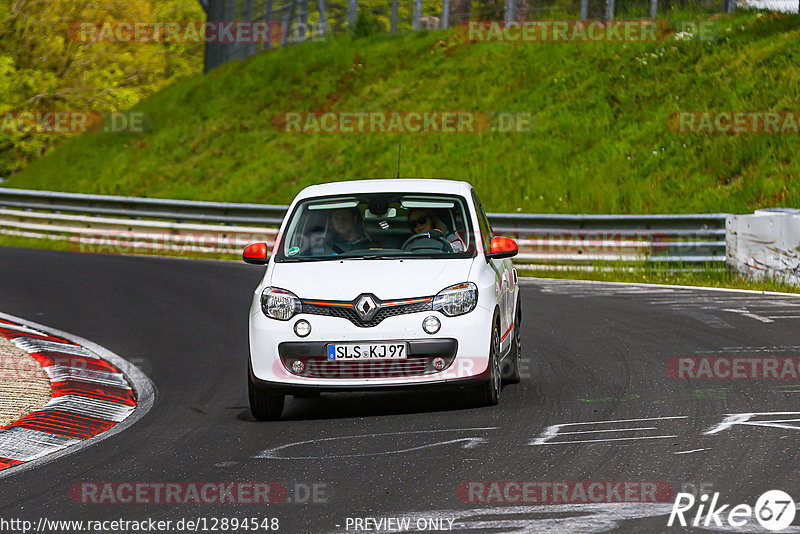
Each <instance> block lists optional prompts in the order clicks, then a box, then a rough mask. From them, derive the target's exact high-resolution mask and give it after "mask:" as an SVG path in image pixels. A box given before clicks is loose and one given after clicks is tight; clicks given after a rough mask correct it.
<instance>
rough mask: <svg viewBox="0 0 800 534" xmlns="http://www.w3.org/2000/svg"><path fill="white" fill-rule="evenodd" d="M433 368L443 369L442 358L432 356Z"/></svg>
mask: <svg viewBox="0 0 800 534" xmlns="http://www.w3.org/2000/svg"><path fill="white" fill-rule="evenodd" d="M433 368H434V369H436V370H437V371H441V370H442V369H444V358H434V359H433Z"/></svg>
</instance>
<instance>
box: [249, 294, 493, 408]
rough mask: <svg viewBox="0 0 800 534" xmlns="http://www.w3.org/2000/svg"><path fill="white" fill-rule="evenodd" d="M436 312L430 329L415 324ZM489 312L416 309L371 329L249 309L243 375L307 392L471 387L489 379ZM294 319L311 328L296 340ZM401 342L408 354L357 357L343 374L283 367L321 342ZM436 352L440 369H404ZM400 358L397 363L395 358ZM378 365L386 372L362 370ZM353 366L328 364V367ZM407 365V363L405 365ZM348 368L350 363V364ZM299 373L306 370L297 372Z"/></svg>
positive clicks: (321, 350)
mask: <svg viewBox="0 0 800 534" xmlns="http://www.w3.org/2000/svg"><path fill="white" fill-rule="evenodd" d="M429 315H435V316H437V317H438V318H439V320H440V321H441V323H442V326H441V329H440V330H439V332H437V334H435V335H428V334H426V333H424V331H423V330H422V322H423V320H424V319H425V318H426V317H428V316H429ZM492 317H493V314H492V313H491V312H489V310H486V309H484V308H482V307H480V306H478V307H477V308H476V309H475V310H473V311H472V312H470V313H467V314H465V315H462V316H459V317H446V316H444V315H443V314H441V313H439V312H431V311H426V312H419V313H411V314H406V315H401V316H396V317H388V318H386V319H384V320H383V321H381V323H380V324H379V325H377V326H375V327H371V328H364V327H358V326H355V325H354V324H352V323H351V322H350V321H348V320H347V319H343V318H339V317H325V316H316V315H308V314H298V315H297V316H295V317H293V318H292V319H291V320H289V321H276V320H274V319H269V318H267V317H265V316H264V315H263V313H262V312H261V310H260V309H254V310H251V314H250V365H249V367H250V379H251V382H252V383H253V384H254V385H256V386H258V387H261V388H264V389H270V390H273V391H283V392H285V393H292V392H293V391H297V392H304V391H305V392H307V391H312V390H313V391H357V390H381V389H404V388H415V389H426V388H432V389H439V388H443V387H449V386H452V387H457V388H464V387H472V386H475V385H479V384H482V383H484V382H485V381H486V380H488V377H489V372H488V354H489V338H490V333H491V324H492V323H491V321H492ZM300 319H305V320H307V321H309V322H310V323H311V327H312V328H311V334H310V335H309V336H308V337H306V338H299V337H298V336H297V335H295V334H294V331H293V326H294V324H295V322H297V321H298V320H300ZM392 341H395V342H396V341H404V342H407V343H408V344H409V345H408V347H409V350H408V360H407V361H404V360H390V361H380V363H378V362H371V361H361V362H358V365H360V366H361V367H360V370H357V371H355V372H350V373H334V374H324V373H317V374H316V375H314V376H308V375H309V373H300V374H296V373H293V372H292V371H290V365H291V361H292V360H293V359H301V360H304V362H306V363H307V362H308V361H309V359H313V360H316V361H319V362H321V361H323V360H324V356H325V354H326V350H325V346H326V345H327V344H328V343H369V342H372V343H385V342H392ZM436 356H439V357H442V358H443V359H445V361H446V362H447V366H446V368H445V369H444V370H442V371H433V372H432V371H431V369H430V368H427V369H426V372H425V373H423V374H420V373H419V369H420V368H419V366H417V367H413V366H412V367H413V369H414V371H413V372H408V373H407V372H405V371H404V367H403V365H406V364H409V365H410V364H411V363H412V360H413V359H415V358H419V359H420V360H419V361H428V362H430V361H431V360H432V358H433V357H436ZM401 362H403V363H401ZM373 363H375V364H378V365H377V366H375V367H378V366H380V365H385V366H387V367H388V368H389V370H388V371H387V372H384V371H380V370H379V372H364V371H363V370H364V369H370V366H371V364H373ZM347 365H355V364H350V363H345V362H341V363H338V362H337V363H331V364H330V365H329V366H328V367H327V368H328V369H331V368H332V367H331V366H342V368H344V366H347ZM409 368H410V367H409ZM351 369H355V368H351ZM304 375H305V376H304Z"/></svg>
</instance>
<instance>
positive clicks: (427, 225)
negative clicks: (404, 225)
mask: <svg viewBox="0 0 800 534" xmlns="http://www.w3.org/2000/svg"><path fill="white" fill-rule="evenodd" d="M408 225H409V226H410V227H411V233H413V234H414V235H416V234H425V233H427V234H429V235H430V236H431V237H432V238H433V239H436V237H437V235H438V234H440V237H443V238H445V239H446V240H447V241H448V243H450V246H452V247H453V252H464V251H465V250H466V249H467V247H466V246H465V245H464V242H463V241H462V240H461V238H460V237H458V234H455V233H453V234H448V233H447V226H446V225H445V224H444V223H443V222H442V220H441V219H439V217H437V216H436V214H435V213H434V212H433V211H431V210H429V209H423V208H414V209H412V210H411V211H409V212H408Z"/></svg>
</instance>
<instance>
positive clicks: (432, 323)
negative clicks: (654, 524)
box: [422, 315, 442, 334]
mask: <svg viewBox="0 0 800 534" xmlns="http://www.w3.org/2000/svg"><path fill="white" fill-rule="evenodd" d="M441 327H442V323H440V322H439V319H437V318H436V317H434V316H433V315H429V316H428V317H426V318H425V320H424V321H422V329H423V330H425V332H427V333H428V334H435V333H436V332H438V331H439V329H440V328H441Z"/></svg>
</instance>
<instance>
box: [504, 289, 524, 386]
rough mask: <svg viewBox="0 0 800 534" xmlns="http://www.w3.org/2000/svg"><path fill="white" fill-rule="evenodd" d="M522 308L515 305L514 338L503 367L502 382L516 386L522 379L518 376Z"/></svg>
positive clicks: (520, 356)
mask: <svg viewBox="0 0 800 534" xmlns="http://www.w3.org/2000/svg"><path fill="white" fill-rule="evenodd" d="M521 324H522V308H521V307H520V304H519V302H518V303H517V311H516V313H515V314H514V337H513V340H512V343H513V346H512V348H511V354H509V355H508V358H506V362H508V363H507V364H506V365H504V366H503V381H504V382H506V383H507V384H517V383H519V381H520V380H521V379H522V377H521V376H520V371H519V369H520V367H521V364H522V329H521V328H520V325H521Z"/></svg>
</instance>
